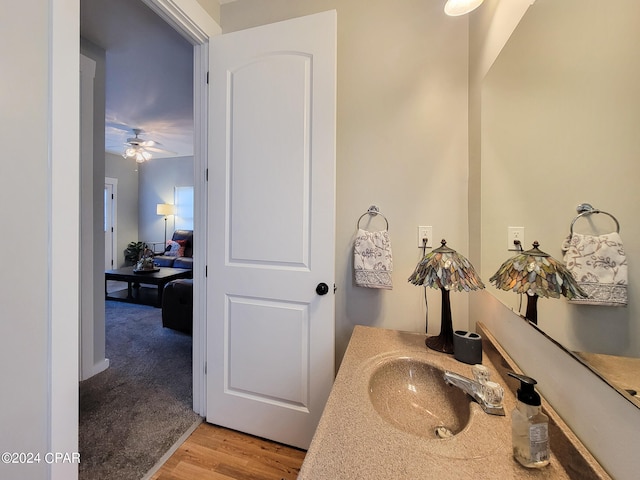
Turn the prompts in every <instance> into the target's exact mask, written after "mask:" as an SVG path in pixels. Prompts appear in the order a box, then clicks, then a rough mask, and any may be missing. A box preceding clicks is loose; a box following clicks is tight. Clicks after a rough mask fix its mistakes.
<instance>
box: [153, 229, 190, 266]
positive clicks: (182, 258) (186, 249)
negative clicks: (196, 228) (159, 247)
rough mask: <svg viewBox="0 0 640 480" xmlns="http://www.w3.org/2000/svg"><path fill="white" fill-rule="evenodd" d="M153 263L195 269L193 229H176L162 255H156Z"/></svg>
mask: <svg viewBox="0 0 640 480" xmlns="http://www.w3.org/2000/svg"><path fill="white" fill-rule="evenodd" d="M153 263H155V264H156V265H157V266H159V267H171V268H188V269H191V270H193V230H176V231H175V232H173V236H172V237H171V240H169V241H168V242H167V245H165V250H164V252H163V253H162V254H161V255H154V257H153Z"/></svg>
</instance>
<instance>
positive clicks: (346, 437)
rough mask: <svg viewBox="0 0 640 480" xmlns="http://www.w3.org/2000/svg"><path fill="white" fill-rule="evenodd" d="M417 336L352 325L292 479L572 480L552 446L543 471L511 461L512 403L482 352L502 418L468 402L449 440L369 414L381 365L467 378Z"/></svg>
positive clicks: (464, 369) (464, 368)
mask: <svg viewBox="0 0 640 480" xmlns="http://www.w3.org/2000/svg"><path fill="white" fill-rule="evenodd" d="M424 338H425V337H424V335H423V334H417V333H407V332H399V331H395V330H385V329H381V328H372V327H365V326H356V327H355V329H354V332H353V335H352V337H351V341H350V343H349V346H348V348H347V351H346V353H345V356H344V359H343V362H342V364H341V366H340V370H339V372H338V375H337V377H336V381H335V383H334V386H333V389H332V391H331V395H330V397H329V400H328V401H327V405H326V407H325V410H324V413H323V415H322V418H321V420H320V423H319V425H318V428H317V430H316V432H315V435H314V437H313V440H312V442H311V446H310V448H309V450H308V452H307V455H306V457H305V460H304V463H303V465H302V468H301V470H300V474H299V476H298V479H299V480H322V479H327V480H336V479H360V478H362V479H366V480H375V479H384V480H388V479H412V480H414V479H418V478H440V479H447V478H451V479H463V478H469V479H471V478H473V479H476V478H553V479H554V480H555V479H564V478H572V477H571V476H570V475H569V474H568V473H567V471H566V470H565V468H563V462H561V461H559V459H558V458H557V457H556V454H555V452H554V448H553V442H552V443H551V449H552V457H551V463H550V464H549V465H548V466H546V467H545V468H543V469H526V468H524V467H522V466H520V464H518V463H517V462H516V461H515V460H514V459H513V457H512V446H511V416H510V414H511V411H512V410H513V408H514V407H515V404H516V399H515V396H514V394H513V392H512V391H511V390H510V389H509V388H508V387H507V385H506V384H505V383H504V382H503V381H502V377H501V376H500V372H499V371H498V370H497V369H496V368H495V367H494V364H493V363H492V362H491V360H490V358H489V357H488V356H487V355H484V356H483V364H484V365H485V366H486V367H487V368H488V369H489V371H490V373H491V379H492V380H494V381H497V382H498V383H500V384H501V385H502V386H503V387H505V397H504V408H505V411H506V416H495V415H488V414H486V413H485V412H484V411H483V410H482V409H481V407H480V406H479V405H478V404H477V403H475V402H473V401H472V400H471V399H470V398H469V401H470V419H469V422H468V424H467V425H466V427H465V428H464V429H463V430H462V431H461V432H460V433H458V434H457V435H455V436H454V437H451V438H446V439H437V438H426V436H419V435H415V434H412V433H408V432H405V431H402V430H400V429H398V428H396V427H394V426H393V425H391V424H390V423H387V421H385V420H384V419H383V418H382V417H381V416H380V415H379V414H378V413H377V412H376V411H375V409H374V407H373V405H372V403H371V401H370V400H369V391H368V389H369V379H370V377H371V374H372V372H374V371H376V369H377V368H378V366H379V365H381V364H382V363H384V362H385V361H387V360H389V359H391V358H393V357H411V358H414V359H416V360H419V361H422V362H426V363H429V364H432V365H435V366H437V367H438V368H441V369H442V370H450V371H452V372H456V373H459V374H461V375H464V376H466V377H469V378H473V374H472V372H471V365H467V364H465V363H461V362H458V361H457V360H455V359H454V358H453V356H451V355H447V354H444V353H439V352H436V351H433V350H430V349H427V348H426V347H425V345H424ZM451 388H455V387H451ZM575 478H579V477H575ZM583 478H584V477H583ZM593 478H603V477H598V476H596V477H593ZM604 478H606V477H604Z"/></svg>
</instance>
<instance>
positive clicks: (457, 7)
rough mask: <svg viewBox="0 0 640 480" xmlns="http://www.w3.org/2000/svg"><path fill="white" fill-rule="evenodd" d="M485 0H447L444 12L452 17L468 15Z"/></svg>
mask: <svg viewBox="0 0 640 480" xmlns="http://www.w3.org/2000/svg"><path fill="white" fill-rule="evenodd" d="M482 2H483V0H447V3H446V4H445V6H444V13H446V14H447V15H449V16H450V17H457V16H460V15H466V14H467V13H469V12H472V11H473V10H475V9H476V8H478V7H479V6H480V4H482Z"/></svg>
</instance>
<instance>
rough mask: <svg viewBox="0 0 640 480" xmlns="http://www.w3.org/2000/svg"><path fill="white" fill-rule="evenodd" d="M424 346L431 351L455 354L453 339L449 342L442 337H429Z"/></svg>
mask: <svg viewBox="0 0 640 480" xmlns="http://www.w3.org/2000/svg"><path fill="white" fill-rule="evenodd" d="M424 344H425V345H426V346H427V347H429V348H430V349H431V350H435V351H437V352H442V353H450V354H453V338H452V339H451V340H448V339H447V338H445V337H443V336H442V335H438V336H437V337H427V338H426V339H425V340H424Z"/></svg>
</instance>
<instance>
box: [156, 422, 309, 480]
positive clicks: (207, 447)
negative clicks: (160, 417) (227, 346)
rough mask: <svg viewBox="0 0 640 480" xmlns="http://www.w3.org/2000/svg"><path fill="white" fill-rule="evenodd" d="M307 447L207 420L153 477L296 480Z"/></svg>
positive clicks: (173, 479) (168, 479)
mask: <svg viewBox="0 0 640 480" xmlns="http://www.w3.org/2000/svg"><path fill="white" fill-rule="evenodd" d="M304 456H305V452H304V450H298V449H297V448H293V447H289V446H286V445H282V444H280V443H275V442H271V441H268V440H264V439H261V438H257V437H253V436H251V435H245V434H243V433H239V432H236V431H234V430H229V429H226V428H221V427H217V426H215V425H210V424H208V423H203V424H201V425H200V426H198V428H196V430H194V432H193V433H192V434H191V435H190V436H189V438H188V439H187V440H186V441H185V442H184V443H183V444H182V445H181V446H180V447H179V448H178V450H177V451H176V452H175V453H174V454H173V455H172V456H171V457H170V458H169V460H167V461H166V463H165V464H164V465H163V466H162V467H161V468H160V470H158V472H157V473H156V474H155V475H154V476H153V477H152V480H194V479H198V480H209V479H211V480H230V479H236V480H245V479H246V480H272V479H273V480H295V479H296V478H297V477H298V472H299V471H300V466H301V465H302V461H303V460H304Z"/></svg>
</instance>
